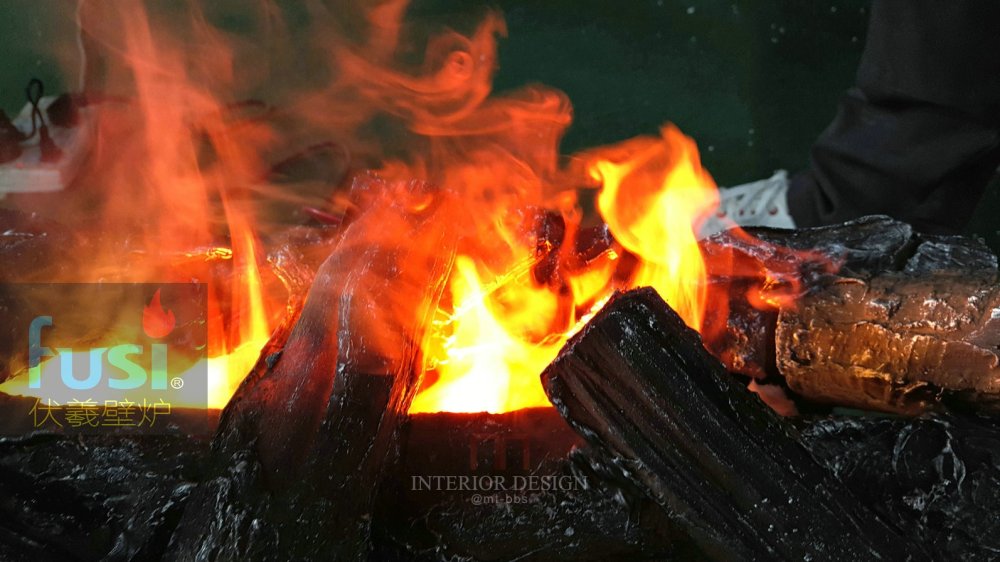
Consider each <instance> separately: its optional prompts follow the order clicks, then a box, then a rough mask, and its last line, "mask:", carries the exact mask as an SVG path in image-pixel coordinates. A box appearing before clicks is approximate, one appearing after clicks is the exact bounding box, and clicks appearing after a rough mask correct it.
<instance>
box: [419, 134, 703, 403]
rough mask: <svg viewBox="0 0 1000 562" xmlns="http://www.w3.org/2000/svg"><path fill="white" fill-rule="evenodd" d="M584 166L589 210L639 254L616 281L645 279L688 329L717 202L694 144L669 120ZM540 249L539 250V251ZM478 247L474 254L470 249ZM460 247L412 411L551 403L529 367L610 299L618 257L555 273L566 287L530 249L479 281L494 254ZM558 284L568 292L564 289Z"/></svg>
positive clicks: (698, 309) (697, 319)
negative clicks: (708, 222) (592, 192)
mask: <svg viewBox="0 0 1000 562" xmlns="http://www.w3.org/2000/svg"><path fill="white" fill-rule="evenodd" d="M589 160H590V166H589V171H590V174H591V176H592V177H593V179H595V180H599V181H600V182H601V191H600V193H599V196H598V200H597V201H598V208H599V210H600V213H601V215H602V217H603V218H604V221H605V222H606V223H607V225H608V227H609V229H610V230H611V233H612V234H613V235H614V238H615V239H616V240H617V241H618V242H619V243H620V244H621V245H622V246H623V247H624V249H625V250H627V251H628V252H630V253H631V254H633V255H634V256H636V257H637V258H638V265H637V267H636V268H635V269H634V271H633V272H632V274H631V275H630V276H629V277H628V279H627V281H625V282H624V283H621V284H618V285H617V287H619V288H621V287H639V286H647V285H649V286H652V287H654V288H655V289H656V290H657V291H658V292H659V293H660V295H661V296H663V297H664V299H665V300H666V301H667V302H668V303H670V304H671V305H672V306H673V307H674V308H675V309H676V310H677V311H678V313H679V314H680V315H681V316H682V317H683V318H684V319H685V321H686V322H687V323H688V324H689V325H690V326H692V327H693V328H696V329H697V328H700V327H701V323H702V319H703V317H704V314H705V306H706V303H705V299H706V289H705V276H706V270H705V264H704V261H703V259H702V256H701V252H700V250H699V248H698V243H697V239H696V237H695V229H696V227H697V225H698V221H699V218H700V217H702V216H704V214H705V213H706V212H707V211H709V210H711V209H713V208H714V207H715V205H716V204H717V202H718V194H717V191H716V187H715V183H714V182H713V181H712V179H711V177H710V176H709V175H708V174H707V173H706V172H705V171H704V170H703V169H702V168H701V165H700V162H699V159H698V152H697V149H696V148H695V145H694V142H693V141H692V140H691V139H689V138H688V137H685V136H684V135H683V134H681V133H680V131H678V130H677V128H676V127H673V126H666V127H664V128H663V131H662V136H661V137H660V138H641V139H635V140H633V141H630V142H627V143H624V144H622V145H620V146H617V147H613V148H610V149H607V150H604V151H599V152H598V153H595V154H594V155H592V156H591V157H590V158H589ZM542 253H543V254H544V251H543V252H542ZM477 257H478V260H477V259H476V258H477ZM477 257H472V256H459V258H458V260H457V262H456V273H455V275H454V276H453V278H452V280H451V292H452V303H453V307H452V309H451V312H450V313H446V314H445V315H444V319H443V320H442V321H440V322H438V323H436V324H435V325H434V326H433V327H432V328H433V329H432V331H431V336H430V337H428V338H426V339H425V342H424V348H423V349H424V354H425V356H426V357H427V358H429V369H428V372H429V374H430V375H431V376H432V377H433V378H434V382H433V384H430V385H429V386H428V387H427V388H426V389H424V390H423V391H422V392H421V393H420V394H418V395H417V397H416V398H415V400H414V402H413V405H412V407H411V409H410V411H411V412H414V413H418V412H433V411H452V412H477V411H489V412H507V411H511V410H516V409H520V408H527V407H539V406H547V405H548V404H549V402H548V399H547V398H546V396H545V394H544V392H543V391H542V388H541V384H540V382H539V380H538V375H539V374H540V373H541V371H542V370H543V369H544V368H545V366H546V365H548V364H549V362H551V361H552V359H553V358H554V357H555V355H556V354H557V353H558V351H559V349H560V348H561V347H562V345H563V344H564V343H565V342H566V340H567V339H568V338H569V336H570V335H571V334H572V333H573V331H574V330H575V329H576V327H577V326H579V325H580V324H581V323H582V322H583V321H585V320H586V319H587V317H588V316H589V314H590V313H592V312H593V311H595V310H596V309H597V308H599V307H600V306H601V305H602V304H603V303H604V302H605V301H606V300H607V298H608V297H610V295H611V293H612V292H613V290H614V289H615V288H616V284H615V283H612V275H613V273H614V271H615V266H617V265H618V263H619V260H617V259H616V258H617V255H616V253H615V252H614V251H613V250H609V251H608V252H606V259H603V260H594V261H592V262H591V263H589V264H587V265H586V266H584V267H582V268H580V269H577V270H575V271H565V272H564V274H565V275H566V279H565V285H564V286H563V285H559V286H553V285H551V284H550V285H543V284H539V283H538V282H537V280H535V279H534V278H533V276H532V275H531V267H532V266H535V265H536V264H537V263H538V262H539V256H538V255H537V254H536V253H528V252H527V251H526V250H525V251H524V252H523V253H522V258H521V260H520V261H511V262H510V263H508V264H506V265H505V266H503V267H502V268H501V271H504V272H505V273H503V274H501V275H499V276H494V277H492V278H490V279H487V280H485V281H484V280H483V279H482V278H481V276H480V273H479V271H478V270H477V263H482V262H483V261H484V260H485V259H488V258H490V257H492V256H477ZM563 287H565V288H567V289H568V290H564V289H563Z"/></svg>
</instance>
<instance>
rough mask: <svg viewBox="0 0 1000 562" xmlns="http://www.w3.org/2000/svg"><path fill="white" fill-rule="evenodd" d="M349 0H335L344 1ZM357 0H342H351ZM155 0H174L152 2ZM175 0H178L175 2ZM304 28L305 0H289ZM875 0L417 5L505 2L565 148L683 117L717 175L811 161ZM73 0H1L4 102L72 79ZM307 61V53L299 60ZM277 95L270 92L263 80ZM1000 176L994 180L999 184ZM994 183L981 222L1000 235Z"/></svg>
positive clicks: (503, 54)
mask: <svg viewBox="0 0 1000 562" xmlns="http://www.w3.org/2000/svg"><path fill="white" fill-rule="evenodd" d="M337 1H338V0H328V2H331V3H334V4H335V3H336V2H337ZM350 1H351V0H340V2H341V4H343V3H344V2H348V3H349V2H350ZM152 4H156V5H157V10H163V9H165V7H166V9H169V6H171V5H172V3H171V2H168V1H166V0H164V1H163V2H152ZM173 4H177V3H173ZM208 4H210V5H212V8H211V10H210V12H209V16H210V17H211V18H212V20H213V22H214V23H216V24H217V25H220V26H221V27H223V28H226V29H228V30H231V31H234V32H236V33H239V32H240V31H241V30H245V29H248V28H250V27H252V26H249V25H248V24H247V23H246V16H245V15H244V12H245V9H244V8H245V6H246V5H247V2H246V1H243V0H241V1H235V0H215V1H214V2H209V3H208ZM278 4H279V5H281V7H282V9H283V11H284V13H285V15H286V17H287V18H288V20H289V22H290V26H291V28H292V30H293V33H294V30H295V29H296V26H300V27H302V26H304V22H303V10H302V7H301V6H302V3H301V2H300V1H298V0H295V1H293V0H287V1H283V2H279V3H278ZM869 5H870V2H868V1H863V0H836V1H832V2H830V1H828V2H814V1H802V0H777V1H771V2H761V1H759V0H753V1H750V0H741V1H732V0H687V1H683V2H682V1H678V0H620V1H608V0H499V1H498V2H492V3H484V2H480V1H478V0H476V1H464V2H456V1H454V0H451V1H446V0H415V1H414V2H413V4H412V6H411V9H410V16H411V19H413V20H415V21H417V22H435V23H436V24H443V25H453V26H455V27H457V28H462V27H463V25H467V24H468V22H469V21H473V20H474V19H475V18H476V17H477V16H478V15H479V14H481V13H482V11H483V10H484V9H486V8H497V9H499V10H500V11H501V12H502V13H503V14H504V15H505V18H506V21H507V25H508V30H509V36H508V37H507V38H506V39H505V40H503V41H502V43H501V46H500V70H499V72H498V74H497V77H496V88H497V90H505V89H510V88H514V87H517V86H520V85H523V84H526V83H531V82H540V83H544V84H548V85H550V86H553V87H556V88H559V89H561V90H563V91H565V92H566V93H567V94H568V95H569V97H570V99H571V100H572V101H573V105H574V108H575V119H574V124H573V125H572V127H571V128H570V130H569V132H568V134H567V136H566V139H565V142H564V145H563V147H564V152H572V151H575V150H578V149H581V148H584V147H588V146H593V145H598V144H604V143H611V142H615V141H618V140H622V139H625V138H628V137H632V136H635V135H639V134H646V133H653V132H655V131H656V130H657V129H658V127H659V126H660V125H661V124H662V123H664V122H666V121H673V122H674V123H676V124H677V125H678V126H680V128H681V129H682V130H683V131H684V132H685V133H687V134H688V135H690V136H692V137H693V138H695V139H696V140H697V141H698V144H699V146H700V149H701V152H702V157H703V161H704V163H705V165H706V167H707V168H708V169H709V170H710V171H711V172H712V173H713V175H714V176H715V178H716V180H717V181H718V182H719V183H720V185H732V184H737V183H742V182H746V181H752V180H755V179H759V178H763V177H766V176H768V175H770V174H771V173H772V172H773V171H774V170H775V169H778V168H786V169H788V170H790V171H795V170H797V169H800V168H802V167H804V166H806V165H807V164H808V158H809V146H810V144H811V142H812V140H813V139H814V138H815V137H816V136H817V135H818V134H819V133H820V132H821V131H822V130H823V129H824V128H825V127H826V125H827V124H828V123H829V122H830V120H831V118H832V117H833V115H834V112H835V111H836V105H837V103H838V100H839V99H840V97H841V96H842V94H843V92H844V91H845V90H846V89H847V88H848V87H850V86H851V85H852V83H853V78H854V72H855V69H856V66H857V62H858V59H859V58H860V56H861V51H862V48H863V46H864V36H865V28H866V25H867V18H868V9H869ZM73 7H74V3H73V2H72V1H66V0H4V2H3V4H2V5H0V13H2V15H3V17H2V18H0V44H2V46H3V49H2V54H3V56H2V57H0V108H3V109H4V110H5V111H7V113H8V114H10V113H11V112H13V111H16V110H17V109H19V108H20V106H21V105H22V104H23V95H24V94H23V88H24V85H25V84H26V83H27V81H28V79H29V78H31V77H33V76H37V77H39V78H42V79H43V80H45V81H46V84H48V85H49V91H57V90H58V89H61V88H65V87H67V85H75V83H76V80H77V77H76V75H75V70H74V71H67V72H66V73H65V74H64V73H63V72H62V70H61V69H62V68H71V69H75V66H74V63H73V57H74V56H75V33H74V31H73V29H74V27H73V25H74V24H73ZM299 65H300V67H301V68H302V69H305V70H306V71H307V72H308V69H309V68H310V63H309V59H308V55H305V54H304V55H303V59H302V60H301V61H299ZM264 96H265V97H266V92H265V93H264ZM994 187H995V186H994ZM997 210H1000V195H998V193H997V189H991V190H990V191H989V192H988V194H987V196H986V198H985V200H984V202H983V204H982V205H981V209H980V212H979V213H978V215H977V217H976V219H975V221H974V224H973V225H972V231H973V232H975V233H976V234H979V235H982V236H985V237H986V238H987V239H988V240H989V241H990V242H991V245H993V246H994V247H998V246H1000V244H998V243H997V242H998V240H1000V237H998V232H997V225H996V221H995V220H994V219H993V217H994V216H995V213H996V211H997Z"/></svg>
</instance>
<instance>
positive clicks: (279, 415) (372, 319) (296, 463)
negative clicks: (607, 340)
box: [174, 178, 455, 561]
mask: <svg viewBox="0 0 1000 562" xmlns="http://www.w3.org/2000/svg"><path fill="white" fill-rule="evenodd" d="M354 195H355V196H356V197H358V198H359V199H366V198H367V199H368V201H367V204H366V205H365V208H366V209H368V211H366V212H365V213H364V214H362V215H361V216H360V217H358V219H357V220H356V221H355V222H353V223H352V224H351V225H350V226H348V227H347V229H346V230H345V231H344V233H343V235H342V238H341V240H340V242H339V244H338V246H337V249H336V250H335V251H334V252H333V253H332V254H331V255H330V257H329V258H328V259H327V260H326V262H325V263H324V264H323V266H322V267H321V268H320V270H319V272H318V273H317V275H316V278H315V280H314V282H313V285H312V289H311V290H310V292H309V295H308V297H307V299H306V301H305V305H304V307H303V309H302V312H301V314H300V315H299V317H298V319H297V321H296V323H295V325H294V327H291V329H290V332H289V333H288V335H287V341H284V343H283V344H281V345H280V349H275V348H276V347H277V345H276V344H275V340H277V341H280V340H281V339H282V336H280V335H279V336H277V338H275V339H273V340H272V344H269V348H270V349H269V350H265V353H266V354H267V356H266V357H263V358H262V361H261V362H260V363H259V364H258V366H257V367H255V369H254V372H252V373H251V374H250V375H249V376H248V377H247V379H246V380H245V381H244V383H243V385H242V386H241V387H240V389H239V390H238V391H237V394H236V395H235V396H234V398H233V400H232V401H231V402H230V404H229V406H228V407H227V408H226V410H225V412H224V414H223V418H222V420H221V422H220V428H219V433H218V436H217V438H216V442H215V448H216V450H217V452H218V453H219V460H220V462H221V463H223V464H224V465H225V469H224V470H226V471H228V472H229V474H226V475H223V476H222V477H220V478H219V479H218V480H217V481H216V482H215V484H214V486H211V487H207V488H206V489H203V490H199V492H200V493H202V494H204V495H203V497H201V498H199V501H197V502H194V504H195V505H198V506H199V507H200V509H198V510H195V511H193V512H192V513H189V514H186V521H185V522H183V523H182V527H181V529H180V531H179V536H178V537H175V538H176V539H177V548H178V549H177V550H176V551H175V552H174V555H175V556H177V557H178V558H198V554H197V553H198V552H201V551H204V550H205V549H213V548H214V549H218V550H217V551H219V552H224V553H228V554H227V555H226V556H228V555H232V556H233V557H237V558H239V557H242V556H243V555H244V552H242V551H238V550H232V549H238V548H239V546H238V544H239V542H240V540H246V537H247V536H262V537H265V538H262V539H261V540H260V541H258V542H257V543H256V547H257V548H260V549H263V552H267V551H268V550H269V549H271V548H275V547H277V548H281V549H282V550H283V552H286V553H288V556H289V557H292V558H305V559H319V558H323V559H330V560H352V561H353V560H361V559H364V558H365V556H366V553H367V552H368V551H369V550H370V549H371V544H370V532H371V529H370V527H371V513H372V511H373V504H374V500H375V498H376V496H377V494H378V489H379V484H380V481H381V479H382V478H383V477H384V475H385V473H386V472H387V471H388V469H390V468H391V466H392V465H393V464H394V462H395V460H396V458H397V456H398V449H399V432H400V428H401V424H402V422H403V421H404V419H405V416H406V411H407V409H408V407H409V404H410V401H411V400H412V398H413V395H414V394H415V392H416V388H417V377H418V375H419V373H420V369H418V365H417V361H418V356H417V353H418V349H419V347H418V345H417V344H418V342H419V338H420V337H421V327H422V326H425V325H426V324H427V319H428V315H429V314H431V313H433V311H434V310H435V308H436V304H437V299H438V298H439V296H440V294H441V292H442V290H443V282H444V280H445V279H447V277H448V275H447V274H448V271H449V269H450V267H451V263H452V260H453V255H454V242H455V241H454V237H453V235H452V233H451V232H450V231H449V230H448V229H447V228H446V227H447V223H446V221H441V220H440V219H439V218H438V219H436V220H434V217H435V216H436V215H435V212H436V211H439V210H440V209H441V207H442V206H446V205H448V204H449V200H448V199H447V198H446V197H445V196H444V195H440V196H439V197H435V196H434V193H433V190H432V188H430V187H429V186H427V185H425V184H419V183H412V184H408V185H399V186H397V185H386V184H384V182H382V181H381V180H379V179H378V178H364V179H363V180H362V181H360V182H359V184H358V185H356V186H355V193H354ZM418 206H419V207H420V208H421V209H423V212H416V211H414V209H415V208H416V207H418ZM390 226H394V227H396V228H401V229H407V231H408V232H420V236H410V237H408V238H407V237H406V236H405V235H402V236H401V235H400V232H398V231H396V232H389V230H390ZM380 236H382V237H385V238H380ZM401 240H405V241H406V242H405V243H402V242H400V241H401ZM233 457H236V458H239V459H241V460H242V461H244V462H242V463H235V464H234V463H233V461H232V458H233ZM220 509H223V510H226V511H227V512H229V513H231V514H232V515H231V517H230V518H228V519H226V520H224V521H221V522H219V521H217V520H216V515H217V513H218V511H219V510H220ZM289 513H299V514H306V513H308V514H309V516H308V518H309V522H308V523H306V524H301V522H300V521H299V520H298V518H292V517H289V516H288V514H289ZM303 517H305V516H304V515H303ZM252 519H257V522H256V523H255V525H257V526H258V527H255V528H253V529H249V528H247V525H248V524H249V523H248V522H249V521H250V520H252ZM206 525H213V526H215V527H217V528H218V527H222V528H221V529H218V532H216V533H214V534H212V535H210V536H205V534H204V533H203V529H204V526H206ZM259 526H264V528H265V529H266V531H262V530H261V529H260V528H259ZM321 534H322V535H323V536H324V540H323V541H317V540H316V539H317V536H318V535H321ZM274 541H276V544H275V542H274ZM226 556H223V557H226Z"/></svg>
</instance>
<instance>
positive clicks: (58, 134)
mask: <svg viewBox="0 0 1000 562" xmlns="http://www.w3.org/2000/svg"><path fill="white" fill-rule="evenodd" d="M55 100H56V96H45V97H44V98H42V99H41V100H39V102H38V109H39V110H40V113H41V114H42V120H43V121H44V122H45V125H46V126H47V127H48V130H49V136H50V137H51V139H52V142H53V143H55V145H56V146H57V147H59V149H60V150H61V151H62V156H60V158H59V160H58V161H56V162H42V149H41V146H40V141H41V132H40V130H39V129H40V127H36V128H35V129H36V130H35V132H34V134H33V135H31V137H29V138H27V139H26V140H24V141H23V142H22V143H21V151H22V152H21V155H20V156H18V157H17V158H16V159H14V160H12V161H10V162H5V163H3V164H0V198H2V197H3V196H4V195H6V194H8V193H45V192H52V191H59V190H61V189H63V188H64V187H65V186H66V185H68V184H69V182H70V181H71V180H72V179H73V175H74V174H75V173H76V172H77V171H78V170H79V167H80V164H81V163H82V161H83V160H84V159H85V158H86V155H87V152H88V149H89V146H90V141H91V138H90V137H91V132H92V131H91V129H92V127H93V124H92V123H91V122H90V120H88V119H87V115H85V113H86V110H81V119H80V124H79V125H78V126H75V127H55V126H53V125H52V124H51V123H50V122H49V118H48V108H49V106H50V105H52V102H53V101H55ZM31 113H32V107H31V104H30V103H28V104H25V106H24V108H22V109H21V112H20V113H18V114H17V116H16V117H14V119H12V120H11V123H12V124H13V125H14V127H16V128H17V129H18V130H19V131H21V132H22V133H23V134H25V135H27V134H29V133H31V130H32V124H31Z"/></svg>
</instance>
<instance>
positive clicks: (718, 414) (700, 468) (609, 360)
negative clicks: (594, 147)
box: [542, 289, 925, 560]
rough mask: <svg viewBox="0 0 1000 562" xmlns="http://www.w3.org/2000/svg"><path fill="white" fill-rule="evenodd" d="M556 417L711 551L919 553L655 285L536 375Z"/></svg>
mask: <svg viewBox="0 0 1000 562" xmlns="http://www.w3.org/2000/svg"><path fill="white" fill-rule="evenodd" d="M542 380H543V384H544V386H545V389H546V392H547V393H548V395H549V397H550V398H551V399H552V401H553V403H554V404H555V405H556V407H557V408H558V409H559V411H560V413H561V414H562V415H563V417H565V418H566V420H567V421H569V422H570V424H571V425H573V427H574V428H576V430H577V431H578V432H579V433H580V434H581V435H582V436H583V437H584V438H586V439H587V441H588V442H589V443H590V444H591V445H592V446H594V447H595V448H597V449H599V450H601V451H603V452H606V453H607V454H608V456H609V457H611V458H617V459H618V460H617V461H616V462H619V463H620V464H621V466H622V468H623V469H624V470H625V471H626V472H627V473H628V474H630V476H631V479H632V480H633V481H634V483H635V484H636V485H637V486H639V487H640V488H641V489H643V490H644V491H645V493H646V494H648V495H649V497H650V498H652V499H653V500H654V501H656V502H657V503H658V504H660V506H661V507H662V508H663V510H664V511H665V512H666V513H667V514H669V515H670V517H671V518H672V519H673V520H675V521H677V522H678V524H680V525H681V526H682V527H683V528H684V529H685V530H686V531H687V532H688V533H689V534H690V536H691V537H692V539H693V540H694V541H695V542H696V543H697V544H698V545H699V546H700V547H701V548H702V549H703V550H704V552H705V554H706V555H707V556H709V557H711V558H716V559H771V558H780V559H831V558H833V559H840V560H844V559H855V558H856V559H876V558H878V559H885V560H908V559H909V560H913V559H923V558H925V555H924V554H923V553H922V552H921V550H920V549H919V548H918V547H916V546H913V545H911V544H910V542H909V541H908V540H906V539H905V538H904V537H903V536H901V535H900V534H899V532H898V531H897V530H896V529H895V528H893V527H892V526H890V525H889V524H888V523H886V522H885V521H884V520H883V519H882V518H881V517H879V516H878V515H876V514H875V512H873V511H872V510H871V509H869V508H868V507H866V506H865V505H863V504H862V503H861V502H860V501H859V500H858V499H857V498H856V497H855V496H853V495H852V494H851V493H850V492H849V491H848V490H847V489H846V488H845V487H844V486H843V485H842V484H840V482H838V481H837V480H836V479H835V478H834V477H833V476H832V475H831V474H830V473H829V472H828V471H827V470H826V469H825V468H824V467H822V466H821V465H819V464H818V463H817V462H816V461H815V460H814V459H813V458H812V457H811V456H810V455H809V453H808V451H807V450H806V449H805V448H804V447H803V446H802V445H801V443H800V442H799V440H798V438H797V436H796V435H795V433H794V432H793V431H792V429H791V428H790V427H789V426H788V425H787V424H786V423H785V422H783V421H782V420H781V419H780V418H778V417H777V416H776V415H775V414H774V413H773V412H771V411H770V410H769V409H768V408H767V407H766V406H765V405H764V404H763V403H761V402H760V401H759V400H758V399H757V398H756V397H754V396H753V395H751V394H750V392H749V391H747V390H746V389H745V388H743V387H742V386H741V385H739V384H738V383H737V382H736V381H734V380H733V379H732V378H731V377H730V376H729V375H728V374H727V373H726V371H725V368H724V367H723V366H722V365H721V364H720V363H718V361H717V360H715V359H714V358H713V357H712V356H711V355H710V354H708V352H706V351H705V349H704V348H703V347H702V343H701V339H700V338H699V337H698V335H697V334H696V333H695V332H693V331H692V330H690V329H689V328H687V327H686V326H685V325H684V324H683V322H682V321H681V320H680V318H679V317H678V316H677V315H676V314H674V313H673V312H672V311H671V310H670V309H669V307H667V305H666V303H664V302H663V301H662V299H660V297H659V296H658V295H656V293H655V291H653V290H652V289H639V290H636V291H632V292H630V293H626V294H619V295H617V296H616V297H615V298H614V299H613V300H612V301H611V302H610V303H609V304H608V305H607V306H606V307H605V308H604V309H603V310H602V311H601V312H600V313H598V315H597V316H596V317H595V318H594V319H593V320H592V321H591V322H590V323H589V324H588V325H587V327H585V328H584V329H583V331H582V332H581V333H579V334H577V335H576V336H574V337H573V338H572V339H571V340H570V342H569V343H568V344H567V346H566V347H565V348H564V349H563V351H562V352H561V353H560V355H559V357H558V358H557V359H556V360H555V361H554V362H553V363H552V364H551V365H550V366H549V367H548V368H547V369H546V371H545V372H544V373H543V375H542Z"/></svg>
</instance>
